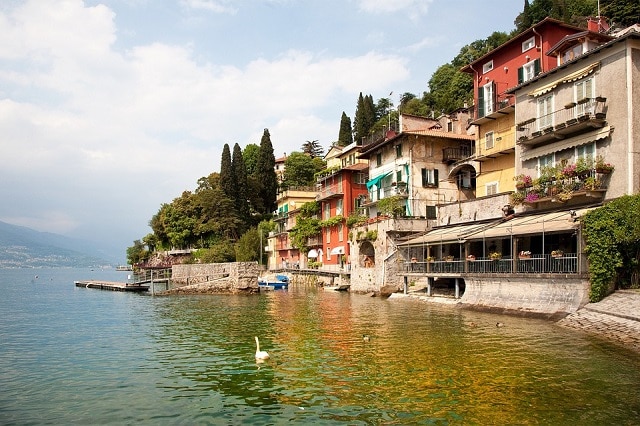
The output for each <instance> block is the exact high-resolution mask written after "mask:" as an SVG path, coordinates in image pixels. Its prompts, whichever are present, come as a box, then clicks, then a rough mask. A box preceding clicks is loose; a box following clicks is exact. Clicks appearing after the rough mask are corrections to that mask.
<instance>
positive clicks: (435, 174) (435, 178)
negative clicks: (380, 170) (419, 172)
mask: <svg viewBox="0 0 640 426" xmlns="http://www.w3.org/2000/svg"><path fill="white" fill-rule="evenodd" d="M433 180H434V181H435V182H433V184H434V185H435V186H436V188H437V187H438V169H434V170H433Z"/></svg>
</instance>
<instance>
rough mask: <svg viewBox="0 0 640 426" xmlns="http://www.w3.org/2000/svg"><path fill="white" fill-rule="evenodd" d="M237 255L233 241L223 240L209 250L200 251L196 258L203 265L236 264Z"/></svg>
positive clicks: (195, 255)
mask: <svg viewBox="0 0 640 426" xmlns="http://www.w3.org/2000/svg"><path fill="white" fill-rule="evenodd" d="M235 255H236V254H235V248H234V245H233V244H232V243H231V241H228V240H223V241H219V242H217V243H215V244H213V245H212V246H211V247H210V248H208V249H201V250H198V251H197V252H196V253H195V254H194V258H196V259H198V260H199V261H200V262H202V263H226V262H235V260H236V259H235Z"/></svg>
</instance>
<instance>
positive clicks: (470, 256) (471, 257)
mask: <svg viewBox="0 0 640 426" xmlns="http://www.w3.org/2000/svg"><path fill="white" fill-rule="evenodd" d="M467 260H468V261H470V262H473V261H474V260H476V257H475V256H474V255H472V254H470V255H468V256H467Z"/></svg>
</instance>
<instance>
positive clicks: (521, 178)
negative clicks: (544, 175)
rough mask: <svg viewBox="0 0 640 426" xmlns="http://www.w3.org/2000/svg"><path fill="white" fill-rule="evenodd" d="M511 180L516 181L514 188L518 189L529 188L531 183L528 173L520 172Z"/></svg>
mask: <svg viewBox="0 0 640 426" xmlns="http://www.w3.org/2000/svg"><path fill="white" fill-rule="evenodd" d="M513 180H515V181H516V188H518V189H524V188H530V187H531V186H532V185H533V179H531V176H529V175H524V174H521V175H518V176H516V177H514V178H513Z"/></svg>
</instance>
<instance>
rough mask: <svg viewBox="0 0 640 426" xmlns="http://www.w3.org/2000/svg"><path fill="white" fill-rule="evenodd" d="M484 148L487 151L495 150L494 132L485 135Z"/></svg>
mask: <svg viewBox="0 0 640 426" xmlns="http://www.w3.org/2000/svg"><path fill="white" fill-rule="evenodd" d="M484 147H485V149H492V148H493V132H487V133H485V134H484Z"/></svg>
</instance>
